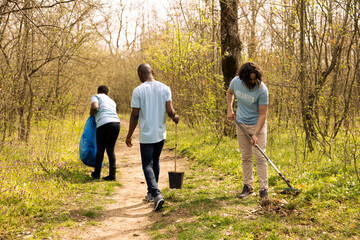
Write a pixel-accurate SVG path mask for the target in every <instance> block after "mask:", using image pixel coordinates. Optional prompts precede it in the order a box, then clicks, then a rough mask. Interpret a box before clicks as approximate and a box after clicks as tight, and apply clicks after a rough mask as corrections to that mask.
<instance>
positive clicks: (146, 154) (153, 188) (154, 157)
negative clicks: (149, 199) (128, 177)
mask: <svg viewBox="0 0 360 240" xmlns="http://www.w3.org/2000/svg"><path fill="white" fill-rule="evenodd" d="M164 141H165V140H162V141H160V142H157V143H140V153H141V162H142V168H143V171H144V175H145V180H146V184H147V186H148V192H149V193H151V195H152V196H153V197H156V196H158V195H159V194H160V190H159V188H158V182H159V174H160V163H159V160H160V154H161V151H162V148H163V146H164Z"/></svg>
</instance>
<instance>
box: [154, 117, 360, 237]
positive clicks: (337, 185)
mask: <svg viewBox="0 0 360 240" xmlns="http://www.w3.org/2000/svg"><path fill="white" fill-rule="evenodd" d="M270 127H271V125H270ZM170 128H172V127H170ZM290 131H293V130H291V129H276V128H275V127H274V126H272V131H271V132H270V134H269V136H268V145H267V150H266V153H267V154H268V156H269V157H270V159H271V160H272V161H273V162H274V164H275V165H276V166H277V167H278V168H279V170H280V171H281V172H282V174H283V175H284V176H285V177H286V178H287V179H289V180H290V181H291V183H292V185H293V187H294V188H296V189H300V190H301V191H302V192H301V193H300V194H299V195H297V196H295V195H283V194H280V191H281V190H282V189H284V188H287V187H288V186H287V185H286V183H285V182H284V181H283V180H282V179H281V178H280V177H279V175H278V174H277V173H276V172H275V170H274V169H272V167H271V166H270V164H269V196H270V203H268V205H262V204H261V203H260V201H259V195H258V186H259V184H258V179H257V175H256V167H255V164H254V187H255V195H253V196H251V197H249V198H246V199H242V200H241V199H238V198H237V195H238V194H239V193H240V192H241V190H242V166H241V156H240V151H239V150H238V145H237V140H236V139H234V138H230V137H226V136H224V137H222V139H221V141H220V143H219V145H218V146H217V147H215V146H216V144H217V143H218V139H219V138H218V136H216V135H215V132H214V131H211V130H210V129H208V128H207V127H206V124H204V125H202V126H200V127H196V128H194V129H192V128H188V127H186V126H185V125H181V124H180V126H179V130H178V132H179V136H178V151H179V154H180V155H183V156H186V157H188V158H189V165H190V169H189V170H188V171H186V172H185V177H184V184H183V188H182V189H181V190H178V189H165V190H164V191H163V192H164V196H165V199H166V200H167V201H166V204H165V208H164V210H163V213H162V217H161V218H160V220H159V221H158V223H157V224H156V225H155V226H154V227H153V228H152V230H151V231H152V233H153V236H154V238H155V239H169V238H171V239H357V238H358V236H359V235H360V215H359V214H358V212H359V211H358V209H359V207H360V195H359V193H360V192H359V189H360V182H359V180H358V178H357V175H356V171H355V166H354V163H351V162H344V161H343V159H348V156H345V155H346V152H347V151H346V150H345V148H344V145H343V143H342V138H341V137H340V138H339V139H340V140H338V141H334V143H333V146H332V148H333V149H332V156H331V158H329V156H328V155H326V154H323V153H322V149H321V146H320V145H319V146H317V150H316V151H314V152H307V151H306V149H303V147H302V146H304V143H303V139H304V137H303V136H300V135H299V136H297V137H296V138H291V137H290V136H291V135H292V133H290ZM299 132H300V131H299ZM356 141H357V142H356V143H355V142H354V144H357V143H359V142H360V139H359V136H357V138H356ZM166 144H167V145H169V146H172V145H173V144H174V133H173V131H169V134H168V139H167V143H166ZM295 145H296V147H294V146H295Z"/></svg>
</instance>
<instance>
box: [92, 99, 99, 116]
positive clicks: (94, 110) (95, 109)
mask: <svg viewBox="0 0 360 240" xmlns="http://www.w3.org/2000/svg"><path fill="white" fill-rule="evenodd" d="M98 110H99V103H98V102H93V103H91V108H90V115H91V116H93V115H94V114H95V113H96V112H97V111H98Z"/></svg>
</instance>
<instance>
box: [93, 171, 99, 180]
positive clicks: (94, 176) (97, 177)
mask: <svg viewBox="0 0 360 240" xmlns="http://www.w3.org/2000/svg"><path fill="white" fill-rule="evenodd" d="M91 177H92V178H93V179H100V175H96V174H95V172H92V173H91Z"/></svg>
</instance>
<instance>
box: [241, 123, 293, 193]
mask: <svg viewBox="0 0 360 240" xmlns="http://www.w3.org/2000/svg"><path fill="white" fill-rule="evenodd" d="M235 122H236V124H237V125H238V127H239V128H240V129H241V130H242V131H243V132H244V133H245V135H246V136H247V137H248V138H249V140H252V137H251V136H250V134H248V133H247V132H246V130H245V128H244V127H243V126H241V125H240V123H239V122H237V121H235ZM255 147H256V148H257V149H258V150H259V151H260V153H261V154H262V155H263V156H264V157H265V159H266V160H267V161H268V162H269V163H270V165H271V166H272V167H273V168H274V169H275V171H276V172H277V173H278V174H279V176H280V177H281V178H282V179H283V180H284V181H285V183H286V184H287V185H288V186H289V188H291V189H293V187H292V186H291V184H290V181H289V180H287V179H286V178H285V177H284V175H282V174H281V172H280V171H279V169H278V168H277V167H276V166H275V165H274V163H273V162H272V161H271V160H270V158H268V156H266V154H265V152H264V151H263V150H262V149H261V148H260V147H259V145H257V144H256V145H255Z"/></svg>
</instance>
